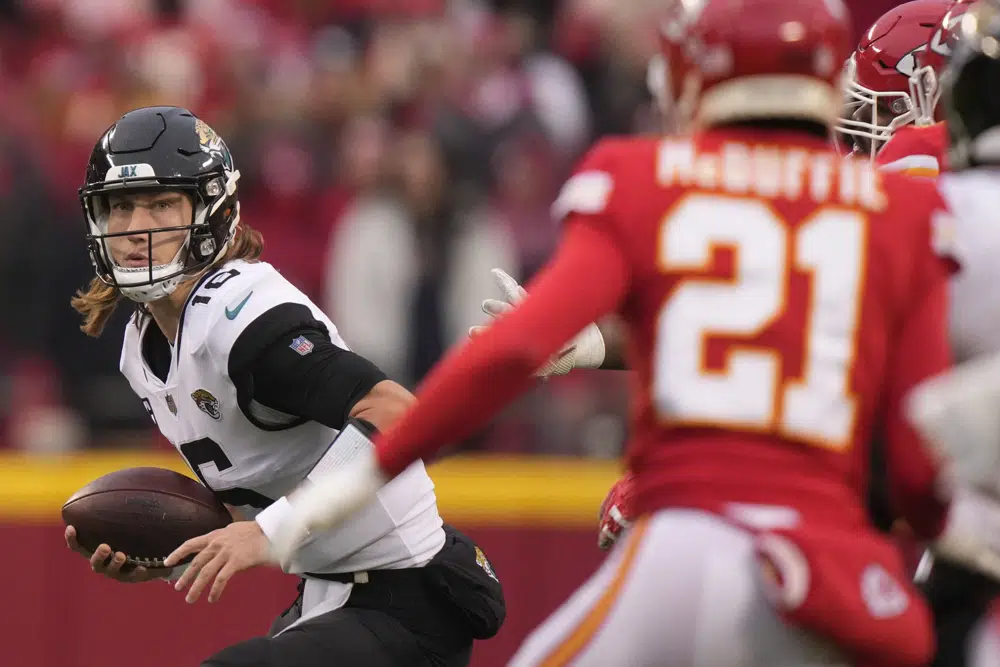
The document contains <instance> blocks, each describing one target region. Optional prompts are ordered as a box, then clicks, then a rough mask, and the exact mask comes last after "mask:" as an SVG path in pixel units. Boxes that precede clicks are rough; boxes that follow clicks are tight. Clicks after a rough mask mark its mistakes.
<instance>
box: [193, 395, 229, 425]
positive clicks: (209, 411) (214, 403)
mask: <svg viewBox="0 0 1000 667" xmlns="http://www.w3.org/2000/svg"><path fill="white" fill-rule="evenodd" d="M191 398H193V399H194V404H195V405H197V406H198V409H199V410H201V411H202V412H204V413H205V414H206V415H208V416H209V417H211V418H212V419H215V420H216V421H218V420H219V419H222V410H221V409H219V399H217V398H216V397H215V396H212V394H211V392H209V391H207V390H205V389H197V390H195V391H194V392H192V393H191Z"/></svg>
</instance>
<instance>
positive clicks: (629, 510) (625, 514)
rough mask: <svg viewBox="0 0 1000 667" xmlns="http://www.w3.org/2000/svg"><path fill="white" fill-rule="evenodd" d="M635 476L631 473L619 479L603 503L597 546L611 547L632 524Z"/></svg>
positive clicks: (602, 547)
mask: <svg viewBox="0 0 1000 667" xmlns="http://www.w3.org/2000/svg"><path fill="white" fill-rule="evenodd" d="M633 484H634V478H633V477H632V475H631V474H630V473H625V476H624V477H622V478H621V479H619V480H618V481H617V482H615V483H614V485H613V486H612V487H611V490H610V491H608V495H607V497H606V498H605V499H604V502H603V503H601V523H600V525H599V526H598V530H597V546H598V547H600V548H601V549H610V548H611V545H613V544H614V543H615V542H616V541H617V540H618V538H619V537H620V536H621V534H622V533H624V532H625V531H626V530H627V529H628V527H629V526H631V525H632V519H633V518H634V509H633V507H632V502H633V501H632V491H633Z"/></svg>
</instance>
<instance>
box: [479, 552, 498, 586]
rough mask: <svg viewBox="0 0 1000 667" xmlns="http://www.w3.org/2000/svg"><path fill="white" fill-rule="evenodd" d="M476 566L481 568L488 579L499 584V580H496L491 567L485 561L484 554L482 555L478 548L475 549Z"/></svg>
mask: <svg viewBox="0 0 1000 667" xmlns="http://www.w3.org/2000/svg"><path fill="white" fill-rule="evenodd" d="M476 565H478V566H479V567H481V568H483V571H484V572H486V574H488V575H490V579H492V580H493V581H495V582H497V583H498V584H499V583H500V580H499V579H497V575H495V574H494V573H493V566H491V565H490V562H489V561H488V560H486V554H484V553H483V550H482V549H480V548H479V547H476Z"/></svg>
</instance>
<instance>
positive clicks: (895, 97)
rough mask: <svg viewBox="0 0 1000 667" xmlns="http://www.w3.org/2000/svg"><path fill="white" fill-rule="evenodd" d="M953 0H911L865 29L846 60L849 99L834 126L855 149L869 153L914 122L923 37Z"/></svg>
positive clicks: (879, 147)
mask: <svg viewBox="0 0 1000 667" xmlns="http://www.w3.org/2000/svg"><path fill="white" fill-rule="evenodd" d="M951 4H952V2H951V0H911V2H905V3H903V4H901V5H899V6H898V7H895V8H893V9H890V10H889V11H888V12H886V13H885V14H883V15H882V16H881V17H880V18H879V19H878V20H877V21H875V23H873V24H872V26H871V27H870V28H869V29H868V30H867V31H866V32H865V34H864V36H863V37H862V38H861V41H860V43H859V44H858V46H857V48H856V49H855V50H854V53H853V54H852V55H851V57H850V58H849V59H848V60H847V64H846V72H845V74H846V77H845V78H846V81H845V89H846V95H847V102H846V107H845V112H844V117H843V118H841V119H840V120H839V121H838V123H837V131H838V133H839V134H841V135H843V137H844V138H845V139H846V140H847V142H848V143H849V144H851V145H852V146H853V147H854V150H855V152H856V153H860V154H863V155H868V156H870V157H871V158H872V159H874V158H875V155H876V154H877V153H879V151H880V150H881V149H882V148H883V146H884V145H885V143H886V141H888V140H889V137H890V136H892V135H893V133H894V132H896V131H897V130H899V129H900V128H902V127H905V126H908V125H911V124H913V123H914V122H918V121H919V122H925V119H924V118H922V117H921V116H920V115H919V113H918V107H917V101H916V97H917V95H916V94H915V91H914V90H913V89H912V88H911V85H910V80H911V78H912V77H913V76H914V75H915V74H916V72H917V70H918V68H919V65H918V57H919V55H920V54H921V53H922V52H923V51H924V50H925V49H926V48H927V37H928V35H930V33H931V29H932V28H933V27H934V26H935V25H937V24H938V23H939V22H940V20H941V17H942V16H943V15H944V13H945V12H946V11H947V10H948V7H949V6H950V5H951Z"/></svg>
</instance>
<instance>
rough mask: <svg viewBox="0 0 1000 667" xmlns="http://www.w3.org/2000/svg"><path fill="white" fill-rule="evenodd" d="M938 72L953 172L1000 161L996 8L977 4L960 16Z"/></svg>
mask: <svg viewBox="0 0 1000 667" xmlns="http://www.w3.org/2000/svg"><path fill="white" fill-rule="evenodd" d="M957 36H958V40H957V43H956V46H955V48H954V51H953V52H952V55H951V59H950V60H949V62H948V65H947V66H946V67H945V70H944V72H943V73H942V75H941V101H942V103H943V105H944V110H945V118H946V120H947V122H948V133H949V135H950V138H951V147H950V150H949V153H948V166H949V167H950V168H951V169H953V170H960V169H967V168H969V167H975V166H978V165H986V164H989V165H1000V11H998V8H997V5H996V3H995V2H990V1H988V0H983V1H982V2H978V3H976V5H975V6H974V7H973V8H972V9H970V10H969V11H968V12H967V13H966V14H965V15H964V16H963V17H962V22H961V25H960V27H959V30H958V31H957Z"/></svg>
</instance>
